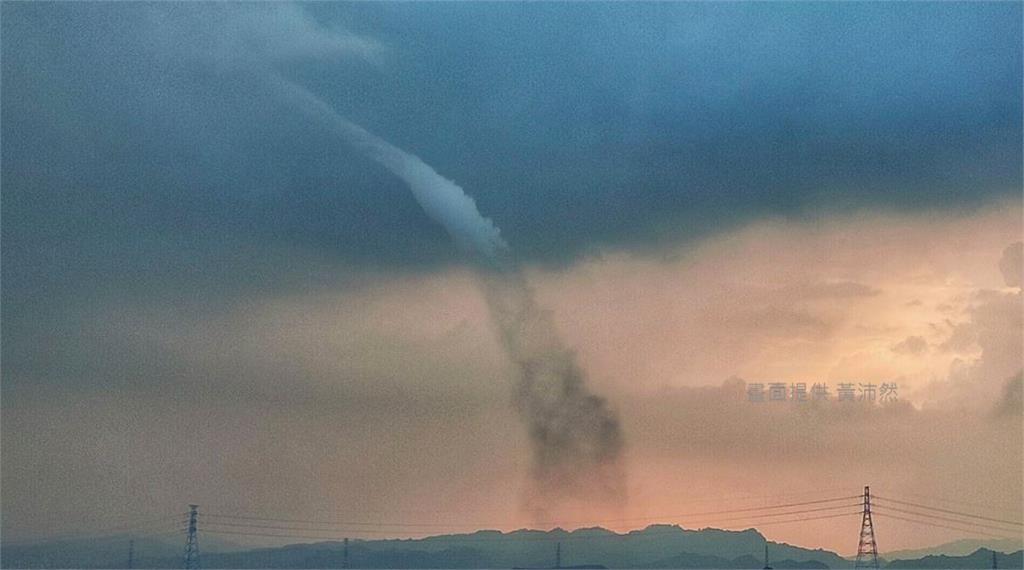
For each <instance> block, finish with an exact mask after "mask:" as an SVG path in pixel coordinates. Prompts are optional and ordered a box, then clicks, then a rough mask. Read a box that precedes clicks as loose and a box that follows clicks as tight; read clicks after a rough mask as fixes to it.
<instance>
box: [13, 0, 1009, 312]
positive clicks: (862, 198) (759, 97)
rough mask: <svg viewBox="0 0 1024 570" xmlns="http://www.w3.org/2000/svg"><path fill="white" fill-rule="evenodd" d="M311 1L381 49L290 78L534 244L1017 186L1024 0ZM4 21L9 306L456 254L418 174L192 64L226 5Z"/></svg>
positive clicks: (539, 249)
mask: <svg viewBox="0 0 1024 570" xmlns="http://www.w3.org/2000/svg"><path fill="white" fill-rule="evenodd" d="M232 9H235V10H259V9H261V8H260V7H258V6H246V5H240V6H235V7H234V8H232ZM304 9H305V10H306V11H307V12H308V13H309V14H311V16H312V17H313V18H314V19H315V20H316V21H317V22H318V23H319V24H320V25H322V26H323V27H324V28H325V29H332V28H335V27H343V28H345V29H347V30H349V31H351V32H354V33H357V34H360V35H362V36H364V37H367V38H372V39H375V40H376V41H379V42H380V43H381V44H382V45H383V46H384V49H383V51H382V53H381V56H380V59H379V61H377V62H375V63H368V62H366V61H363V60H361V59H360V58H358V57H352V58H345V57H341V58H335V59H332V60H329V61H325V60H322V59H321V60H316V59H301V58H298V59H293V60H289V61H286V62H284V63H282V62H280V61H278V62H276V63H275V65H276V69H278V70H280V71H281V72H282V73H284V74H286V75H287V76H288V77H289V78H291V79H293V80H295V81H297V82H299V83H300V84H302V85H304V86H306V87H308V88H309V89H310V90H312V91H313V92H315V93H317V94H318V95H320V96H322V97H324V98H325V99H326V100H328V101H330V102H331V104H332V105H335V106H336V107H337V109H338V110H339V112H340V113H342V114H343V115H345V116H347V117H349V118H351V119H352V120H354V121H356V122H358V123H361V124H363V125H364V126H366V127H367V128H369V129H370V130H371V131H374V132H376V133H378V134H379V135H381V136H382V137H384V138H386V139H388V140H390V141H392V142H393V143H395V144H396V145H398V146H400V147H403V148H405V149H407V150H409V151H410V152H413V153H415V154H417V155H419V156H421V157H422V158H423V159H424V160H425V161H426V162H428V163H429V164H431V165H433V166H434V167H435V168H436V169H437V170H438V171H439V172H441V173H442V174H443V175H445V176H447V177H450V178H452V179H454V180H455V181H456V182H458V183H459V184H461V185H462V186H463V187H465V188H466V189H467V191H469V192H470V193H471V194H473V195H474V196H475V197H476V198H477V200H478V202H479V205H480V210H481V211H482V212H483V213H484V214H485V215H487V216H489V217H492V218H493V219H494V220H495V222H496V223H497V224H498V225H499V226H500V227H501V228H502V229H503V231H504V233H505V235H506V237H507V239H508V241H509V242H510V243H511V244H512V246H513V248H514V249H515V250H516V251H517V252H518V253H519V255H521V256H523V257H525V258H529V259H533V260H539V261H554V262H564V261H567V260H572V259H574V258H575V257H577V256H579V255H581V254H585V253H586V252H589V251H594V250H597V249H600V248H604V247H618V246H628V247H645V246H647V245H649V244H658V243H664V242H666V241H674V240H680V239H688V238H692V237H698V236H701V235H706V234H707V233H708V232H712V231H718V230H721V229H726V228H728V227H731V226H732V225H734V224H736V223H742V222H744V221H748V220H751V219H756V218H758V217H763V216H768V215H771V216H804V215H815V214H818V213H821V212H832V211H843V210H846V209H850V208H860V207H878V208H896V209H914V208H921V207H928V208H931V207H962V206H968V207H969V206H972V205H975V204H978V203H981V202H986V201H988V200H990V199H993V198H999V197H1005V196H1009V195H1017V194H1018V193H1019V192H1020V187H1021V161H1020V157H1021V83H1022V76H1021V6H1020V5H1019V4H1015V3H994V4H989V3H984V4H982V3H958V4H938V3H910V4H899V5H897V4H880V3H864V4H861V3H853V4H825V3H821V4H786V5H779V4H708V3H693V4H689V3H678V4H677V3H665V4H662V3H644V4H625V5H618V4H614V5H613V4H594V5H587V4H561V3H556V4H530V5H511V4H510V5H504V4H458V5H455V4H451V5H447V4H445V5H437V4H430V5H419V4H398V5H389V4H383V5H381V4H365V5H364V4H334V3H331V4H324V5H319V4H314V5H308V6H306V7H305V8H304ZM3 10H4V18H3V38H4V40H3V43H4V45H3V47H4V58H3V85H4V90H3V109H2V111H3V117H2V119H3V123H2V129H3V133H2V134H3V148H2V152H3V156H2V158H3V213H2V215H3V220H2V221H3V224H2V225H3V227H2V232H3V236H2V237H3V255H4V263H5V292H4V294H5V298H7V299H11V295H16V296H18V295H22V294H24V295H27V297H32V296H33V295H39V294H41V293H48V294H51V293H60V292H68V291H74V290H75V288H76V287H80V286H81V285H82V284H83V283H90V282H91V283H98V284H102V286H104V287H111V286H114V287H122V288H125V289H128V288H131V287H134V286H135V284H137V283H147V282H150V281H153V280H154V278H155V280H156V281H163V280H165V279H167V278H171V277H174V278H181V279H185V280H186V281H190V282H193V283H195V284H197V286H198V289H199V290H204V288H207V287H211V288H216V287H218V286H221V285H224V286H225V288H226V289H227V290H231V289H233V288H236V287H240V286H260V284H261V283H264V282H266V283H270V282H273V281H274V276H275V275H277V274H279V273H280V274H282V275H283V274H292V273H294V272H299V273H301V272H302V268H300V267H287V266H285V267H276V266H274V265H273V264H267V263H263V264H262V265H260V264H259V263H257V261H255V260H253V259H250V258H248V257H246V256H247V255H253V254H251V253H243V252H253V251H256V252H258V251H260V249H261V248H263V247H268V248H269V247H276V246H281V247H290V248H299V249H303V250H308V251H311V252H314V253H315V254H316V255H319V256H323V257H324V258H326V259H337V260H347V261H350V262H355V263H356V264H360V263H362V264H370V265H377V266H386V267H397V268H403V267H429V266H431V265H436V264H438V263H447V262H451V261H453V260H455V259H457V253H455V252H454V251H453V249H452V248H451V246H450V245H449V242H448V238H447V236H446V235H445V234H444V232H443V231H442V230H441V229H440V228H438V227H436V226H435V224H433V223H432V222H431V221H430V220H428V219H427V218H426V216H425V215H424V214H423V213H422V212H421V211H420V209H419V207H418V206H417V205H416V203H415V202H414V201H413V199H412V198H411V196H409V194H408V192H407V190H406V189H405V188H404V187H403V186H402V184H401V183H400V182H399V181H398V180H396V179H394V178H393V177H392V176H390V175H389V174H388V173H387V172H385V171H384V170H383V169H381V168H380V167H379V166H377V165H375V164H373V163H370V162H369V161H367V160H366V159H365V158H363V157H360V156H359V155H357V154H355V153H353V152H352V151H350V150H349V149H347V148H346V147H345V146H344V144H343V143H342V141H340V140H337V139H335V138H332V137H331V136H330V135H329V133H327V132H325V131H323V130H319V129H318V128H317V126H316V125H311V124H308V123H306V122H305V120H304V119H303V118H302V117H301V116H300V115H299V114H297V113H295V112H294V111H293V110H292V109H290V108H289V107H288V105H287V104H286V103H284V102H282V101H279V100H275V98H274V97H273V96H272V95H271V94H270V92H269V91H267V90H266V88H265V86H264V85H262V84H261V82H260V81H259V80H258V78H256V77H255V76H253V75H252V74H248V73H245V72H244V71H239V70H238V69H233V68H230V66H228V67H218V66H217V65H210V64H208V62H206V63H204V62H202V58H201V57H199V58H195V57H184V56H182V54H191V55H196V54H197V53H201V52H202V50H203V49H205V47H206V44H204V43H203V42H204V41H206V40H209V39H210V38H211V37H214V38H215V37H216V34H217V32H216V29H215V28H214V27H213V26H214V24H210V26H211V30H207V36H203V32H202V31H201V30H200V31H197V30H195V29H193V28H196V27H200V28H201V27H202V23H204V22H207V21H214V20H216V21H223V20H224V14H223V13H222V11H223V10H224V8H223V7H221V6H219V5H215V4H203V5H182V4H179V5H173V4H172V5H167V6H157V7H154V6H153V5H148V4H87V5H75V4H66V3H48V4H41V5H32V4H27V3H26V4H20V3H19V4H7V5H5V6H4V7H3ZM215 13H216V14H215ZM213 15H216V16H217V18H214V17H212V16H213ZM208 16H210V17H208ZM218 18H219V19H218ZM227 21H228V22H230V21H231V14H230V13H229V14H228V17H227ZM197 22H198V23H200V25H199V26H196V23H197ZM193 43H194V45H185V46H183V45H181V44H193ZM225 260H227V262H225ZM285 265H287V264H285ZM254 266H256V267H258V269H252V267H254ZM240 267H241V268H248V269H247V270H239V268H240ZM254 283H255V285H254Z"/></svg>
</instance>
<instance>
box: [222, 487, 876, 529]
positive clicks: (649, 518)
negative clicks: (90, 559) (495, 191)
mask: <svg viewBox="0 0 1024 570" xmlns="http://www.w3.org/2000/svg"><path fill="white" fill-rule="evenodd" d="M859 498H860V495H852V496H848V497H834V498H831V499H819V500H815V501H802V502H797V503H786V504H781V505H769V506H761V507H747V508H742V509H725V510H718V511H703V512H695V513H685V514H674V515H656V516H646V517H630V518H618V519H591V520H575V521H571V520H561V521H557V520H556V521H543V522H538V523H536V524H538V525H541V526H547V525H563V524H564V525H569V524H580V525H586V524H599V523H616V522H635V521H663V520H671V519H686V518H692V517H700V516H708V515H720V514H733V513H749V512H758V511H765V510H774V509H785V508H790V507H800V506H806V505H818V504H824V503H832V502H837V501H845V500H850V499H859ZM834 508H838V507H834ZM203 517H204V518H221V519H239V520H253V521H268V522H282V523H296V524H320V525H336V526H338V525H349V526H369V527H410V528H416V527H423V528H453V527H472V528H480V527H488V526H502V525H506V524H508V523H507V521H505V522H487V523H460V524H438V523H386V522H370V521H330V520H312V519H287V518H278V517H261V516H253V515H229V514H224V513H207V514H204V515H203Z"/></svg>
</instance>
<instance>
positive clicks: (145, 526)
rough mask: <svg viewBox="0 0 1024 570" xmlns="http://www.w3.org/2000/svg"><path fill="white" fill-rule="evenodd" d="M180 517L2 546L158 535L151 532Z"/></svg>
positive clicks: (5, 541)
mask: <svg viewBox="0 0 1024 570" xmlns="http://www.w3.org/2000/svg"><path fill="white" fill-rule="evenodd" d="M181 516H182V515H177V514H175V515H167V516H163V517H160V518H155V519H150V520H148V521H143V522H139V523H132V524H119V525H116V526H109V527H105V528H100V529H95V530H91V531H83V532H69V533H63V534H54V535H49V536H45V537H39V538H25V539H20V540H4V541H3V544H5V545H22V544H32V543H41V542H63V541H72V540H91V539H98V538H107V537H111V538H112V537H116V536H121V535H123V534H127V533H130V532H132V531H140V530H145V531H146V532H147V533H148V534H159V533H156V532H153V531H155V530H159V529H161V528H162V527H164V526H166V525H168V524H176V523H184V522H185V521H184V520H183V519H181V518H180V517H181Z"/></svg>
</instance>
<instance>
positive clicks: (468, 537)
mask: <svg viewBox="0 0 1024 570" xmlns="http://www.w3.org/2000/svg"><path fill="white" fill-rule="evenodd" d="M204 543H205V541H204V537H203V535H202V532H201V531H200V548H201V550H202V547H203V544H204ZM558 543H561V544H562V568H568V567H571V566H575V567H581V566H589V567H597V566H604V567H608V568H697V567H700V568H706V569H707V568H758V569H759V568H761V567H762V566H763V553H764V546H765V538H764V536H762V535H761V533H759V532H758V531H756V530H754V529H748V530H744V531H727V530H718V529H703V530H687V529H683V528H680V527H678V526H675V525H653V526H649V527H647V528H645V529H643V530H637V531H632V532H628V533H625V534H617V533H614V532H611V531H609V530H607V529H603V528H586V529H578V530H575V531H566V530H562V529H554V530H551V531H538V530H518V531H514V532H509V533H503V532H499V531H492V530H483V531H478V532H474V533H470V534H457V535H441V536H433V537H428V538H423V539H407V540H351V541H350V542H349V567H350V568H514V567H520V568H524V567H528V568H551V567H553V566H554V563H555V549H556V545H557V544H558ZM136 544H137V546H138V545H140V543H139V542H137V543H136ZM768 545H769V551H770V553H771V558H772V560H773V566H774V567H775V568H779V569H783V568H845V567H849V566H850V565H851V563H850V562H849V561H848V560H845V559H843V558H841V557H840V556H838V555H837V554H835V553H834V552H829V551H826V550H820V549H818V550H811V549H806V548H800V547H798V546H792V545H788V544H780V543H773V542H769V543H768ZM146 546H147V547H146V548H137V549H136V552H137V553H138V558H137V559H138V560H139V562H140V563H142V564H145V565H146V566H147V567H151V568H177V567H180V565H181V552H182V550H183V544H182V545H173V544H166V543H164V542H159V543H153V544H149V543H147V545H146ZM125 551H126V541H125V540H120V541H115V542H114V543H110V542H109V541H108V542H107V543H49V544H37V545H33V546H31V547H25V546H17V545H10V546H6V545H5V547H4V548H3V549H2V551H0V554H2V565H3V566H4V567H21V568H43V567H58V566H59V567H77V568H123V567H124V564H125ZM343 558H344V556H343V545H342V543H341V542H340V541H330V542H318V543H307V544H292V545H288V546H284V547H280V548H258V549H249V550H240V551H237V552H210V551H209V549H206V550H202V562H203V566H204V567H205V568H341V567H342V565H343Z"/></svg>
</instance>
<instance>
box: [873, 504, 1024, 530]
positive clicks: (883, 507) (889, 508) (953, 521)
mask: <svg viewBox="0 0 1024 570" xmlns="http://www.w3.org/2000/svg"><path fill="white" fill-rule="evenodd" d="M881 508H882V510H885V511H896V512H898V513H903V514H907V515H914V516H917V517H925V518H931V519H935V520H940V521H946V522H951V523H957V524H965V525H968V526H972V527H974V526H977V527H982V528H990V529H993V530H1001V531H1005V532H1014V531H1013V530H1012V529H1008V528H1005V527H999V526H995V525H990V524H985V523H979V522H973V521H965V520H959V519H951V518H949V517H940V516H938V515H933V514H929V513H918V512H915V511H908V510H906V509H898V508H896V507H890V506H887V505H883V506H881Z"/></svg>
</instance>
